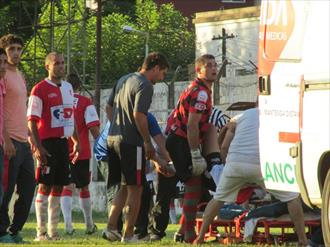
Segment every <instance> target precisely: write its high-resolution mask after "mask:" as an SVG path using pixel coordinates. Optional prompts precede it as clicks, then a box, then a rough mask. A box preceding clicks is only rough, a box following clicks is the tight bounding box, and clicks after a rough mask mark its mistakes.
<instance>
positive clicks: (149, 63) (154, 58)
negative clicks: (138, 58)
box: [142, 52, 170, 70]
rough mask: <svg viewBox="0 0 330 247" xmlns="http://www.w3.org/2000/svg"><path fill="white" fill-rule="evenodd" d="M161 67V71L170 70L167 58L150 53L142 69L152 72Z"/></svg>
mask: <svg viewBox="0 0 330 247" xmlns="http://www.w3.org/2000/svg"><path fill="white" fill-rule="evenodd" d="M157 65H158V66H159V68H160V69H162V70H163V69H169V67H170V66H169V64H168V62H167V59H166V58H165V56H164V55H163V54H161V53H159V52H152V53H150V54H149V55H148V56H147V57H146V58H145V59H144V62H143V64H142V69H145V70H150V69H152V68H153V67H155V66H157Z"/></svg>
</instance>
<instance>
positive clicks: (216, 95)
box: [212, 28, 235, 105]
mask: <svg viewBox="0 0 330 247" xmlns="http://www.w3.org/2000/svg"><path fill="white" fill-rule="evenodd" d="M232 38H235V36H234V35H233V34H230V35H228V34H227V33H226V29H224V28H222V36H220V35H218V37H215V36H213V38H212V40H222V59H221V62H222V64H221V68H220V69H219V73H218V75H217V80H216V81H215V82H214V85H213V103H214V105H218V104H220V78H221V77H226V65H227V64H228V60H227V58H226V56H227V54H226V53H227V52H226V50H227V48H226V41H227V39H232Z"/></svg>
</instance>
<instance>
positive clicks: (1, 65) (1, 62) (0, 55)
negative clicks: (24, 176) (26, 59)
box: [0, 48, 7, 205]
mask: <svg viewBox="0 0 330 247" xmlns="http://www.w3.org/2000/svg"><path fill="white" fill-rule="evenodd" d="M6 69H7V54H6V51H5V50H4V49H2V48H0V205H1V203H2V194H3V190H2V171H3V147H2V146H3V135H2V131H3V97H4V95H5V93H6V91H5V88H4V84H3V78H4V76H5V74H6Z"/></svg>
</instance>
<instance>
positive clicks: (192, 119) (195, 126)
mask: <svg viewBox="0 0 330 247" xmlns="http://www.w3.org/2000/svg"><path fill="white" fill-rule="evenodd" d="M201 118H202V114H200V113H189V117H188V123H187V139H188V143H189V146H190V149H192V150H194V149H197V148H199V121H200V120H201Z"/></svg>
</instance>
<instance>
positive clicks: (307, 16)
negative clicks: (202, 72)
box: [258, 0, 330, 246]
mask: <svg viewBox="0 0 330 247" xmlns="http://www.w3.org/2000/svg"><path fill="white" fill-rule="evenodd" d="M329 10H330V1H327V0H325V1H324V0H310V1H308V0H303V1H297V0H286V1H285V0H278V1H274V0H269V1H263V2H262V6H261V16H260V31H259V63H258V74H259V109H260V131H259V139H260V158H261V167H262V174H263V177H264V180H265V184H266V187H267V188H269V189H277V190H286V191H300V192H301V195H302V198H303V200H304V202H305V203H306V204H308V205H310V206H313V207H315V206H316V207H321V208H322V228H323V235H324V239H325V244H326V246H330V80H329V77H330V71H329V68H330V63H329V60H330V59H329V58H330V53H329V52H330V51H329V46H330V41H329V30H330V27H329V23H330V20H329Z"/></svg>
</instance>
